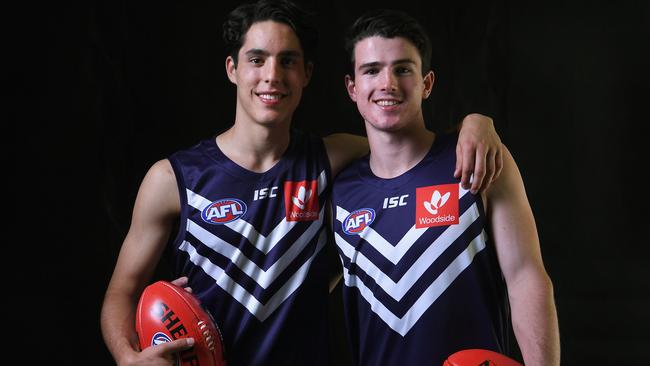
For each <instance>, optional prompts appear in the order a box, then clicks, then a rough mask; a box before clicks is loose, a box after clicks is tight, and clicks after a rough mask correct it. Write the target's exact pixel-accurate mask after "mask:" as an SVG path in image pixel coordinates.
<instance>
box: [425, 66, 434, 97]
mask: <svg viewBox="0 0 650 366" xmlns="http://www.w3.org/2000/svg"><path fill="white" fill-rule="evenodd" d="M434 81H435V75H434V74H433V71H429V72H428V73H427V74H426V75H424V91H423V93H422V99H427V98H429V95H431V90H432V89H433V83H434Z"/></svg>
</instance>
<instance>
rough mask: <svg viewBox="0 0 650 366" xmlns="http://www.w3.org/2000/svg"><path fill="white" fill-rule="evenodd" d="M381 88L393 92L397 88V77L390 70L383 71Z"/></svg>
mask: <svg viewBox="0 0 650 366" xmlns="http://www.w3.org/2000/svg"><path fill="white" fill-rule="evenodd" d="M381 90H382V91H386V92H394V91H396V90H397V78H395V75H393V73H392V72H390V71H384V72H383V76H382V79H381Z"/></svg>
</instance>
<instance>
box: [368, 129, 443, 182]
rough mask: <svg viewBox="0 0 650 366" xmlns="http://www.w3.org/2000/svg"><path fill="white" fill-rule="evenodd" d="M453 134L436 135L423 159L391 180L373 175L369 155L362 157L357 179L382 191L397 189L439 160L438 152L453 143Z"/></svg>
mask: <svg viewBox="0 0 650 366" xmlns="http://www.w3.org/2000/svg"><path fill="white" fill-rule="evenodd" d="M453 136H454V134H436V135H435V138H434V140H433V142H432V143H431V147H430V148H429V151H428V152H427V153H426V155H424V157H423V158H422V159H421V160H420V161H419V162H418V163H417V164H415V165H414V166H413V167H412V168H411V169H409V170H407V171H406V172H404V173H402V174H400V175H398V176H397V177H393V178H381V177H378V176H376V175H375V173H373V172H372V169H371V168H370V154H368V155H366V156H364V157H363V158H362V159H361V160H360V162H359V165H358V170H357V172H358V174H359V177H360V178H361V179H362V180H363V181H364V182H365V183H368V184H369V185H372V186H375V187H376V188H379V189H382V190H388V191H392V190H395V189H399V188H401V187H403V186H404V185H406V184H408V183H409V181H410V180H411V179H413V178H414V177H416V176H417V175H418V174H417V172H418V171H419V170H421V169H423V166H424V165H425V164H427V163H429V162H431V161H435V160H438V159H440V155H439V154H438V152H439V151H440V150H441V149H442V148H443V147H444V146H446V145H447V144H449V143H451V142H453V139H452V137H453Z"/></svg>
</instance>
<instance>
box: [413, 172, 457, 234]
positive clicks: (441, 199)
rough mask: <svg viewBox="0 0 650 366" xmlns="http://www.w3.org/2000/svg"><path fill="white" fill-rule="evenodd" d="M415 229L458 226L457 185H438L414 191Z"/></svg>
mask: <svg viewBox="0 0 650 366" xmlns="http://www.w3.org/2000/svg"><path fill="white" fill-rule="evenodd" d="M415 196H416V198H415V200H416V208H415V227H416V228H418V229H420V228H425V227H432V226H449V225H454V224H458V184H457V183H455V184H440V185H437V186H428V187H420V188H417V189H416V190H415Z"/></svg>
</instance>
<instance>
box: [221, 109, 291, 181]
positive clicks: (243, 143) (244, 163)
mask: <svg viewBox="0 0 650 366" xmlns="http://www.w3.org/2000/svg"><path fill="white" fill-rule="evenodd" d="M289 139H290V134H289V124H286V125H284V124H283V125H280V126H278V125H273V126H263V125H260V124H246V125H244V124H243V123H237V121H235V124H234V125H233V126H232V127H231V128H230V129H229V130H227V131H226V132H224V133H222V134H220V135H219V136H217V145H218V146H219V149H221V151H222V152H223V153H224V154H225V155H226V156H227V157H228V158H229V159H230V160H232V161H234V162H235V163H237V165H239V166H241V167H243V168H245V169H247V170H250V171H253V172H256V173H263V172H266V171H267V170H269V169H271V168H272V167H273V166H274V165H275V164H276V163H277V162H278V161H279V160H280V158H281V157H282V154H284V152H285V151H286V149H287V147H288V146H289Z"/></svg>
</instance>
